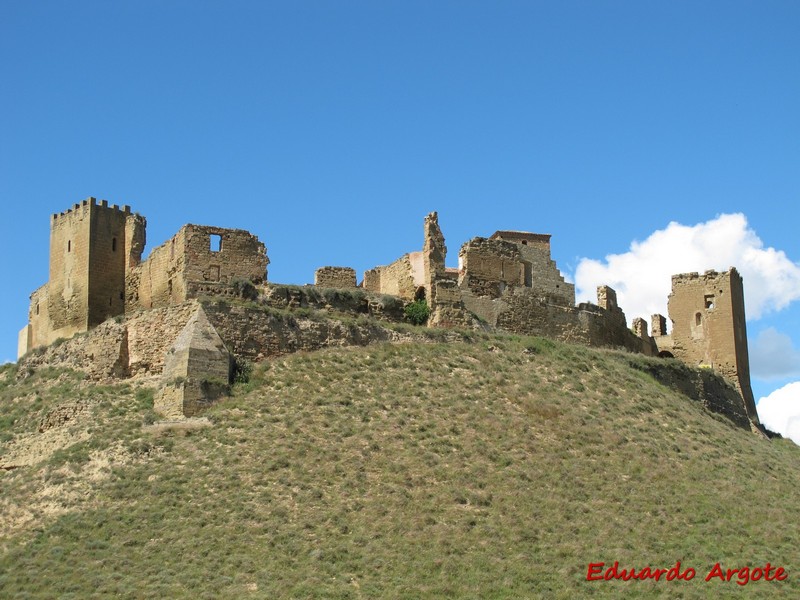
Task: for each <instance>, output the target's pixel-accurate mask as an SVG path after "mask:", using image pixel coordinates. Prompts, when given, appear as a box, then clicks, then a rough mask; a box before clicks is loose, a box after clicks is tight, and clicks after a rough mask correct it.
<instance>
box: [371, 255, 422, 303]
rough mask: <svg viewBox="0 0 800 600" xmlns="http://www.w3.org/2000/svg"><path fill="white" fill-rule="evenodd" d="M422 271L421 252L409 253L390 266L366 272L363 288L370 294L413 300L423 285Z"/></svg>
mask: <svg viewBox="0 0 800 600" xmlns="http://www.w3.org/2000/svg"><path fill="white" fill-rule="evenodd" d="M424 270H425V267H424V259H423V256H422V252H409V253H408V254H404V255H403V256H401V257H400V258H398V259H397V260H396V261H394V262H393V263H392V264H390V265H386V266H381V267H375V268H374V269H370V270H369V271H366V272H365V273H364V283H363V287H364V289H366V290H367V291H370V292H376V293H379V294H391V295H393V296H400V297H401V298H403V299H404V300H413V299H414V297H415V295H416V293H417V290H418V289H419V288H420V287H424V285H425V275H424Z"/></svg>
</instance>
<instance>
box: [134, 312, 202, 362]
mask: <svg viewBox="0 0 800 600" xmlns="http://www.w3.org/2000/svg"><path fill="white" fill-rule="evenodd" d="M196 310H197V303H196V301H191V300H190V301H187V302H183V303H181V304H175V305H172V306H165V307H161V308H157V309H152V310H145V311H140V312H137V313H133V314H131V315H128V317H127V318H126V320H125V326H126V328H127V336H128V346H129V356H128V367H129V371H130V374H131V375H137V374H143V373H144V374H146V373H161V370H162V369H163V366H164V356H165V355H166V352H167V350H168V349H169V348H170V346H171V345H172V343H173V342H174V341H175V339H176V338H177V336H178V334H179V333H180V332H181V330H182V329H183V328H184V327H185V326H186V323H187V322H188V321H189V318H190V317H191V316H192V315H193V314H194V313H195V312H196Z"/></svg>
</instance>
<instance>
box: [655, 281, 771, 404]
mask: <svg viewBox="0 0 800 600" xmlns="http://www.w3.org/2000/svg"><path fill="white" fill-rule="evenodd" d="M668 310H669V316H670V319H671V320H672V323H673V325H672V335H671V344H672V345H671V352H672V354H673V355H674V356H675V357H676V358H678V359H680V360H682V361H683V362H685V363H687V364H689V365H699V366H707V367H711V368H713V369H714V370H715V371H717V372H719V373H721V374H722V375H723V376H724V377H726V378H727V379H729V380H731V381H733V382H735V383H736V385H737V386H738V388H739V391H740V392H741V394H742V396H743V397H744V398H745V401H746V403H747V406H748V412H749V413H750V416H751V418H753V419H757V416H756V410H755V400H754V398H753V392H752V389H751V388H750V362H749V356H748V351H747V326H746V323H745V309H744V290H743V283H742V278H741V276H740V275H739V273H738V271H736V269H730V270H729V271H727V272H724V273H718V272H716V271H706V272H705V273H704V274H702V275H700V274H699V273H686V274H681V275H674V276H673V277H672V293H671V294H670V296H669V301H668ZM656 340H658V338H656Z"/></svg>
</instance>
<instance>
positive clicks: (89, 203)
mask: <svg viewBox="0 0 800 600" xmlns="http://www.w3.org/2000/svg"><path fill="white" fill-rule="evenodd" d="M92 207H94V208H96V209H105V210H110V211H114V212H117V213H121V214H123V215H129V214H131V207H130V206H129V205H127V204H125V205H123V206H122V207H120V206H118V205H116V204H112V205H111V206H109V205H108V200H101V201H100V204H97V198H95V197H94V196H89V197H88V198H86V200H81V201H80V202H76V203H75V204H73V205H72V208H68V209H67V210H65V211H62V212H60V213H53V215H52V217H51V219H52V220H53V221H56V220H57V219H59V218H60V217H67V216H70V215H74V214H76V213H77V212H78V211H86V210H91V209H92ZM136 214H138V213H136Z"/></svg>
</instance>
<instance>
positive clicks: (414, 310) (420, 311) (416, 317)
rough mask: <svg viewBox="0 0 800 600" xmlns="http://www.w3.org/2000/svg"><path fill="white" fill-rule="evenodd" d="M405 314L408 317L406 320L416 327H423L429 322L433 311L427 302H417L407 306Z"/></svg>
mask: <svg viewBox="0 0 800 600" xmlns="http://www.w3.org/2000/svg"><path fill="white" fill-rule="evenodd" d="M403 312H404V313H405V315H406V319H408V320H409V321H411V322H412V323H413V324H414V325H422V324H424V323H425V322H426V321H427V320H428V317H429V316H430V314H431V309H430V308H429V307H428V303H427V302H425V300H415V301H414V302H412V303H411V304H409V305H407V306H406V307H405V309H403Z"/></svg>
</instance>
